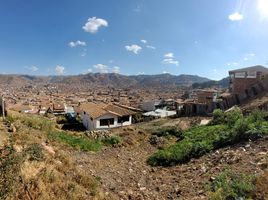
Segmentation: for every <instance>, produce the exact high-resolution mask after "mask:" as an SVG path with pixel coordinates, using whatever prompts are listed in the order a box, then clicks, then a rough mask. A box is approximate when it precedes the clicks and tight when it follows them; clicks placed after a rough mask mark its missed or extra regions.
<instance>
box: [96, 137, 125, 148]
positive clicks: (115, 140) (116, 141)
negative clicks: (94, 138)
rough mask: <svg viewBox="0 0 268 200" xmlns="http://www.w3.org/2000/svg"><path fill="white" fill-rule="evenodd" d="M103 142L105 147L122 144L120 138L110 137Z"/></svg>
mask: <svg viewBox="0 0 268 200" xmlns="http://www.w3.org/2000/svg"><path fill="white" fill-rule="evenodd" d="M101 142H102V143H103V144H104V145H107V146H108V145H115V144H119V143H120V142H121V138H120V137H119V136H110V137H108V138H105V139H102V140H101Z"/></svg>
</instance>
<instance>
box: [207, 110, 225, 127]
mask: <svg viewBox="0 0 268 200" xmlns="http://www.w3.org/2000/svg"><path fill="white" fill-rule="evenodd" d="M224 123H225V116H224V112H223V111H222V110H220V109H215V110H214V111H213V119H212V121H211V122H210V124H211V125H217V124H224Z"/></svg>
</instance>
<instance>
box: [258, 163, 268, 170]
mask: <svg viewBox="0 0 268 200" xmlns="http://www.w3.org/2000/svg"><path fill="white" fill-rule="evenodd" d="M257 165H258V166H259V167H260V168H261V169H262V170H265V169H267V168H268V162H267V161H261V162H259V163H257Z"/></svg>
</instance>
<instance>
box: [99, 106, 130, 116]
mask: <svg viewBox="0 0 268 200" xmlns="http://www.w3.org/2000/svg"><path fill="white" fill-rule="evenodd" d="M104 109H105V110H107V111H108V112H112V113H116V114H117V115H118V116H126V115H133V114H135V112H133V111H131V110H129V109H126V108H122V107H119V106H116V105H113V104H110V105H107V106H106V107H104Z"/></svg>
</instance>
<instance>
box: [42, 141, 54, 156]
mask: <svg viewBox="0 0 268 200" xmlns="http://www.w3.org/2000/svg"><path fill="white" fill-rule="evenodd" d="M41 145H42V146H43V148H44V150H46V151H47V152H48V153H49V154H51V155H55V151H54V149H53V147H52V146H48V145H47V144H46V143H44V142H43V143H42V144H41Z"/></svg>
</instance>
